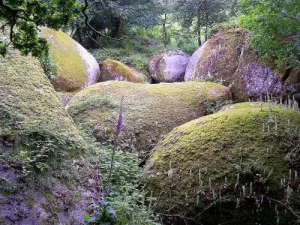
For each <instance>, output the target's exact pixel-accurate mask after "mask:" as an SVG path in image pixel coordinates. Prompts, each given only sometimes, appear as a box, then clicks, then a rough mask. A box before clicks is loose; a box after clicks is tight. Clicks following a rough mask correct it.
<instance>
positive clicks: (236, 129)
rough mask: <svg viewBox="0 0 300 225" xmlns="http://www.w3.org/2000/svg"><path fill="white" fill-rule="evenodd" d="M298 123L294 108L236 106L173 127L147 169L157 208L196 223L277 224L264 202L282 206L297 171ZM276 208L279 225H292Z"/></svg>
mask: <svg viewBox="0 0 300 225" xmlns="http://www.w3.org/2000/svg"><path fill="white" fill-rule="evenodd" d="M225 109H226V110H225ZM299 122H300V113H299V112H297V111H294V110H291V109H286V108H284V107H280V106H278V105H272V104H265V103H263V104H261V103H241V104H236V105H233V106H230V107H225V108H223V110H221V112H219V113H216V114H212V115H208V116H204V117H201V118H199V119H196V120H193V121H190V122H188V123H186V124H184V125H182V126H179V127H177V128H175V129H173V130H172V131H171V132H170V133H169V134H167V135H166V136H165V137H164V138H163V139H161V140H160V141H159V143H158V144H157V146H156V147H155V149H154V151H153V153H152V154H151V156H150V158H149V159H148V161H147V163H146V165H145V168H144V176H145V179H146V184H147V190H148V191H149V193H151V195H152V196H151V197H152V198H153V199H154V198H156V199H157V201H156V202H155V210H157V211H159V212H160V213H162V214H166V215H169V216H170V217H169V218H170V220H172V218H178V220H180V218H183V217H182V216H184V218H185V219H186V220H185V221H189V218H190V219H191V222H192V221H196V222H197V224H198V223H199V224H207V225H210V224H211V225H212V224H225V223H230V224H254V223H255V221H260V222H261V224H275V223H276V216H275V217H274V207H275V205H276V204H275V205H274V202H269V201H268V198H269V197H270V198H272V199H278V200H281V199H282V198H283V197H284V185H288V183H289V182H291V179H293V177H294V176H295V175H294V174H295V171H296V172H297V171H298V172H299V169H298V163H294V162H295V161H294V160H293V157H294V156H291V155H290V154H291V150H292V149H293V148H290V147H291V146H292V144H291V142H290V141H291V140H294V141H295V142H294V143H296V142H297V141H299V138H297V134H296V133H293V131H294V130H295V128H296V129H297V127H298V124H299ZM294 138H295V139H294ZM288 143H289V144H288ZM296 176H297V175H296ZM295 184H296V183H295ZM297 185H298V183H297ZM297 185H296V186H297ZM285 187H287V186H285ZM290 187H292V186H290ZM293 188H294V186H293ZM257 203H259V206H257ZM257 207H259V210H258V211H257V210H256V209H257ZM278 209H279V210H278V213H279V216H280V221H281V223H282V224H285V223H286V222H287V221H292V219H291V218H292V217H291V214H289V213H286V210H285V209H283V208H280V205H278ZM214 215H222V216H220V217H216V216H214ZM229 221H230V222H229ZM173 222H174V221H173ZM177 222H178V221H177ZM176 224H177V223H176ZM192 224H194V223H192Z"/></svg>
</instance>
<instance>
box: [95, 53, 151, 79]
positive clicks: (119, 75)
mask: <svg viewBox="0 0 300 225" xmlns="http://www.w3.org/2000/svg"><path fill="white" fill-rule="evenodd" d="M100 67H101V76H100V81H109V80H118V81H129V82H133V83H148V82H149V79H148V78H147V76H146V75H144V74H142V73H140V72H138V71H137V70H135V69H133V68H130V67H129V66H126V65H125V64H123V63H121V62H119V61H116V60H113V59H106V60H104V61H103V62H102V63H101V65H100Z"/></svg>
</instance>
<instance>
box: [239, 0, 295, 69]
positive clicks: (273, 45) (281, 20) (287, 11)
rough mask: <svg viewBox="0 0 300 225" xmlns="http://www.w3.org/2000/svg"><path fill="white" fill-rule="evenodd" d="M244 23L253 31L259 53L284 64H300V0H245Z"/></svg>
mask: <svg viewBox="0 0 300 225" xmlns="http://www.w3.org/2000/svg"><path fill="white" fill-rule="evenodd" d="M240 3H241V6H242V9H243V11H244V14H245V15H243V16H241V24H242V26H244V27H246V28H248V29H250V30H251V31H252V34H253V36H252V38H251V43H252V45H253V47H254V49H255V50H256V51H257V53H258V54H259V56H260V57H261V58H262V59H264V60H267V61H269V62H274V61H275V64H276V66H277V69H279V68H281V67H282V66H283V65H285V66H287V67H288V68H292V67H298V68H299V65H300V63H299V60H300V4H299V0H260V1H257V0H241V2H240Z"/></svg>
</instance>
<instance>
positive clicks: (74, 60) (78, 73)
mask: <svg viewBox="0 0 300 225" xmlns="http://www.w3.org/2000/svg"><path fill="white" fill-rule="evenodd" d="M41 35H42V36H43V37H44V38H46V39H47V41H48V43H49V45H50V58H51V60H52V61H53V63H54V65H55V66H56V69H57V74H55V76H53V77H52V79H51V83H52V84H53V86H54V88H55V90H57V91H65V92H66V91H67V92H68V91H71V92H72V91H75V90H80V89H82V88H84V87H86V86H89V85H92V84H94V83H96V82H97V80H98V78H99V75H100V68H99V64H98V62H97V61H96V59H95V58H94V57H93V56H92V55H91V54H90V53H89V52H88V51H87V50H86V49H85V48H84V47H82V46H81V45H80V44H79V43H78V42H76V41H75V40H73V39H72V38H71V37H70V36H69V35H67V34H66V33H64V32H62V31H55V30H52V29H49V28H41Z"/></svg>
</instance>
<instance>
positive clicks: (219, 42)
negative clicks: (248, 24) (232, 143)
mask: <svg viewBox="0 0 300 225" xmlns="http://www.w3.org/2000/svg"><path fill="white" fill-rule="evenodd" d="M248 36H249V35H248V32H247V31H245V30H243V29H240V28H239V29H230V30H221V31H219V32H218V33H216V34H215V35H213V36H212V37H211V38H210V39H209V40H208V41H207V42H206V43H205V44H203V45H202V46H201V47H200V48H199V49H198V50H197V51H196V52H195V53H194V54H193V55H192V57H191V60H190V62H189V64H188V66H187V69H186V73H185V78H184V79H185V81H190V80H210V81H211V80H219V81H220V80H222V81H223V83H224V85H226V86H231V90H232V93H233V98H234V99H235V100H237V101H248V99H249V98H254V99H259V98H260V96H265V95H267V94H269V95H270V94H272V95H273V96H275V95H281V94H286V93H297V92H299V91H300V88H299V85H298V84H297V83H298V80H299V79H298V80H297V79H296V80H295V79H294V82H293V83H291V82H285V81H286V79H287V78H285V76H283V75H281V74H278V73H274V72H272V70H271V67H270V66H268V65H265V64H262V63H261V61H260V60H259V59H258V57H257V56H256V55H255V54H254V53H253V52H252V50H251V48H250V43H249V37H248ZM286 73H287V76H289V75H290V74H291V75H292V73H290V72H286ZM289 80H290V79H289Z"/></svg>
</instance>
